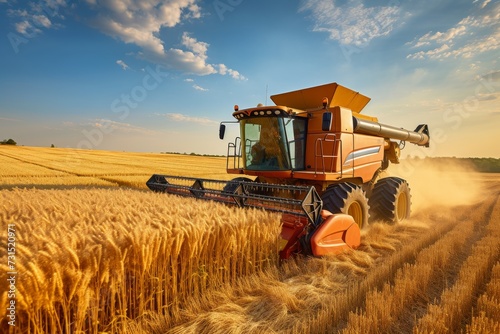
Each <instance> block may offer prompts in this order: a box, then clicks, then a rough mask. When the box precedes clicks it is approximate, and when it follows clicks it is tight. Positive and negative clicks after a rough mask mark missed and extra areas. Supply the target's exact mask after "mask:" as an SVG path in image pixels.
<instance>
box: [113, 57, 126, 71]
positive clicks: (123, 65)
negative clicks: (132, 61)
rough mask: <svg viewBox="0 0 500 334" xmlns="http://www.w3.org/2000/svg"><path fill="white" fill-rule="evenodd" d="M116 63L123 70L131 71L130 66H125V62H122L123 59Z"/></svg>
mask: <svg viewBox="0 0 500 334" xmlns="http://www.w3.org/2000/svg"><path fill="white" fill-rule="evenodd" d="M116 63H117V64H118V65H120V67H121V68H122V69H123V70H127V69H129V66H128V65H127V64H125V62H124V61H123V60H121V59H118V60H117V61H116Z"/></svg>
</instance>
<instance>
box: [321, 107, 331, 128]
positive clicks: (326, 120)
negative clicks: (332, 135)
mask: <svg viewBox="0 0 500 334" xmlns="http://www.w3.org/2000/svg"><path fill="white" fill-rule="evenodd" d="M332 119H333V115H332V113H331V112H329V111H325V112H324V113H323V122H322V124H321V130H323V131H330V130H331V129H332Z"/></svg>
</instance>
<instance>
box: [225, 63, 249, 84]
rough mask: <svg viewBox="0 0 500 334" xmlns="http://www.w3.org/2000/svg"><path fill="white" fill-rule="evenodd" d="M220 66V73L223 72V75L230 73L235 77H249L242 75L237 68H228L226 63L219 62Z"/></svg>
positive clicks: (243, 78)
mask: <svg viewBox="0 0 500 334" xmlns="http://www.w3.org/2000/svg"><path fill="white" fill-rule="evenodd" d="M218 68H219V74H221V75H226V74H229V76H231V77H232V78H233V79H237V80H247V78H245V77H244V76H243V75H241V74H240V72H238V71H236V70H232V69H230V68H227V66H226V65H224V64H219V65H218Z"/></svg>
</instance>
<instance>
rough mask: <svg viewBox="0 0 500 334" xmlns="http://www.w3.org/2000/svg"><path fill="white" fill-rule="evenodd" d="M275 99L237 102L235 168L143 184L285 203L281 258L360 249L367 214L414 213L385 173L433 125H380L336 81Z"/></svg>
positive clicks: (231, 164)
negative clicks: (219, 174)
mask: <svg viewBox="0 0 500 334" xmlns="http://www.w3.org/2000/svg"><path fill="white" fill-rule="evenodd" d="M271 99H272V100H273V102H274V103H275V104H276V105H274V106H262V105H258V106H257V107H255V108H248V109H241V110H240V108H239V107H238V106H237V105H235V107H234V112H233V117H234V118H235V119H236V122H237V123H239V127H240V136H238V137H236V139H235V140H234V142H231V143H229V145H228V151H227V165H226V167H227V172H228V173H230V174H237V175H238V177H235V178H234V179H233V180H232V181H229V182H225V181H216V180H201V179H191V178H182V177H171V176H165V175H153V176H152V177H151V179H150V180H149V181H148V183H147V185H148V186H149V187H150V188H151V189H152V190H155V191H163V192H169V193H174V194H179V195H185V196H194V197H197V198H200V199H211V200H217V201H222V202H225V203H231V204H236V205H238V206H241V207H245V206H252V207H260V208H263V209H265V210H274V211H280V212H282V213H283V215H282V226H283V227H282V233H281V237H282V240H283V242H282V245H281V251H280V256H281V257H282V258H288V257H289V256H290V255H292V254H294V253H297V252H300V253H305V254H311V255H315V256H320V255H325V254H331V253H337V252H339V251H342V250H345V249H349V248H356V247H358V246H359V244H360V229H362V228H364V227H365V226H367V225H368V222H369V217H370V216H371V218H375V219H379V220H386V221H389V222H400V221H402V220H403V219H405V218H408V217H409V215H410V205H411V196H410V188H409V185H408V183H407V182H406V181H405V180H403V179H400V178H396V177H386V178H380V172H381V171H383V170H384V169H386V168H388V166H389V163H390V162H392V163H399V156H400V149H401V147H403V145H401V144H402V143H403V142H410V143H414V144H416V145H420V146H426V147H428V146H429V139H430V137H429V129H428V127H427V125H425V124H421V125H419V126H418V127H417V128H416V129H415V131H409V130H405V129H402V128H397V127H393V126H389V125H385V124H381V123H379V122H378V119H377V118H375V117H371V116H367V115H363V114H361V111H362V110H363V108H364V107H365V106H366V104H367V103H368V102H369V101H370V98H368V97H366V96H364V95H362V94H359V93H358V92H355V91H352V90H350V89H348V88H346V87H343V86H341V85H339V84H337V83H331V84H327V85H322V86H317V87H311V88H306V89H301V90H297V91H292V92H288V93H283V94H278V95H273V96H271ZM224 123H225V122H223V123H221V127H220V129H219V137H220V138H221V139H223V138H224V135H225V124H224ZM232 123H234V122H232ZM397 140H399V141H400V142H397ZM243 175H244V176H243Z"/></svg>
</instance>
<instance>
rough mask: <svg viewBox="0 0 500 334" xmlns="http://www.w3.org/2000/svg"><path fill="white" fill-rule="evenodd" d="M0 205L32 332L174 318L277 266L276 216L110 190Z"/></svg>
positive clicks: (20, 318) (27, 196) (20, 315)
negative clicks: (156, 315)
mask: <svg viewBox="0 0 500 334" xmlns="http://www.w3.org/2000/svg"><path fill="white" fill-rule="evenodd" d="M0 203H2V206H3V209H2V212H1V216H0V219H1V221H2V226H5V224H7V223H13V224H15V226H16V230H17V244H18V245H19V251H18V254H17V263H19V267H18V271H19V277H21V278H22V279H19V281H18V283H17V286H16V288H17V289H18V290H17V295H16V298H17V301H18V305H19V308H18V309H17V324H18V326H19V327H17V328H22V329H24V330H23V331H21V332H25V333H28V332H29V333H61V332H66V333H70V332H71V333H75V332H79V331H86V332H98V331H111V332H113V333H118V332H122V331H123V326H124V324H125V320H127V319H136V318H138V317H140V316H142V315H143V314H145V313H146V312H147V311H150V310H154V311H159V312H161V313H163V314H165V315H167V316H169V317H172V318H175V317H178V314H179V312H180V309H181V307H182V303H183V301H184V300H185V299H186V298H188V297H190V296H193V295H200V294H202V293H203V292H204V291H206V290H207V289H208V288H210V287H214V286H218V285H221V284H223V283H225V282H231V281H234V280H235V279H236V278H237V277H240V276H242V275H250V274H252V273H255V272H257V271H261V270H263V269H265V268H268V267H270V266H276V264H277V243H278V235H279V231H280V225H279V219H278V217H277V216H276V215H273V214H268V213H265V212H262V211H258V210H242V209H235V208H229V207H226V206H222V205H218V204H216V203H212V202H200V201H197V200H194V199H182V198H177V197H175V196H170V195H164V194H155V193H152V192H151V193H150V192H147V193H144V192H138V191H132V190H103V189H100V190H97V189H96V190H12V191H6V190H4V191H0ZM0 246H1V247H2V249H5V247H6V243H5V241H4V240H2V242H1V245H0ZM22 249H29V251H28V252H21V250H22ZM0 261H1V262H0V263H2V265H3V264H4V263H6V262H7V261H6V258H5V257H4V256H2V257H1V258H0ZM214 264H215V265H214ZM1 269H2V271H3V272H6V271H7V270H5V268H4V267H2V268H1ZM5 284H6V280H2V282H0V286H1V288H2V291H6V290H5ZM1 302H2V303H5V302H6V296H5V295H3V296H2V299H1ZM3 305H5V304H3ZM0 317H1V318H3V319H5V308H2V310H1V311H0ZM4 324H5V323H4ZM3 328H4V329H6V327H3ZM11 330H12V328H11Z"/></svg>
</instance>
